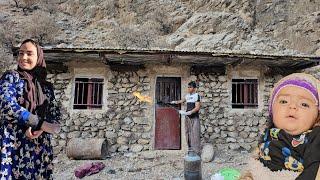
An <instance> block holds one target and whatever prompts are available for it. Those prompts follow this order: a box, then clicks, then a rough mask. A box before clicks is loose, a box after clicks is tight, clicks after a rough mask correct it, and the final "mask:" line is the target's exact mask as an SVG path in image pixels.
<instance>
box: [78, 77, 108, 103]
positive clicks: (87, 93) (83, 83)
mask: <svg viewBox="0 0 320 180" xmlns="http://www.w3.org/2000/svg"><path fill="white" fill-rule="evenodd" d="M102 97H103V79H101V78H76V79H75V86H74V101H73V109H101V108H102V105H103V98H102Z"/></svg>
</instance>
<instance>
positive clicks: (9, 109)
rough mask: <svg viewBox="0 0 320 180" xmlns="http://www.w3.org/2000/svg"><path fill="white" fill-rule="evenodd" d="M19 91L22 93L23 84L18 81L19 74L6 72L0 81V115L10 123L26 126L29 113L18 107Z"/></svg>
mask: <svg viewBox="0 0 320 180" xmlns="http://www.w3.org/2000/svg"><path fill="white" fill-rule="evenodd" d="M19 91H23V82H22V81H20V78H19V74H18V73H15V72H13V71H11V72H6V73H5V74H4V75H3V76H2V78H1V79H0V113H1V116H6V118H5V119H6V120H7V121H10V123H18V124H21V125H26V124H27V122H28V118H29V115H30V112H29V111H28V110H27V109H26V108H24V107H22V106H20V105H19V103H18V100H17V96H18V94H19ZM2 119H4V118H2Z"/></svg>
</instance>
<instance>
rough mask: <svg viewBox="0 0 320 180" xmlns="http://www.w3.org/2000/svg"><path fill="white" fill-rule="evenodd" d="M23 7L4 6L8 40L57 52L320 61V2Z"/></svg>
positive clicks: (137, 1) (137, 0)
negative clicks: (107, 50)
mask: <svg viewBox="0 0 320 180" xmlns="http://www.w3.org/2000/svg"><path fill="white" fill-rule="evenodd" d="M30 1H31V2H33V3H30ZM17 2H18V3H19V6H17V5H16V4H15V1H13V0H2V1H1V3H0V21H1V24H2V26H3V27H1V29H2V32H3V29H4V31H5V32H8V30H9V31H14V33H13V34H14V35H13V38H11V39H12V40H13V41H14V42H15V43H17V42H19V40H20V39H23V38H25V37H30V36H34V37H37V38H38V39H40V40H41V41H43V43H46V44H50V45H54V46H58V47H120V48H151V49H154V48H168V49H174V50H199V51H219V52H240V53H258V54H286V55H293V54H308V55H319V54H320V39H319V37H320V28H319V27H320V0H300V1H298V0H281V1H278V0H277V1H271V0H266V1H261V0H196V1H194V0H192V1H191V0H173V1H169V0H162V1H154V0H120V1H115V0H110V1H103V0H94V1H92V0H81V1H80V0H53V1H36V0H33V1H32V0H29V1H27V0H20V1H19V0H17ZM26 2H29V4H27V3H26ZM25 7H27V8H25ZM39 19H43V20H42V23H41V24H46V25H45V27H42V30H41V31H39V30H36V29H39V26H41V25H40V24H39V23H37V21H39ZM50 22H54V23H50ZM8 24H11V25H12V27H13V28H11V29H6V27H8ZM4 26H5V27H4ZM35 26H38V28H32V27H35ZM46 28H48V29H49V30H50V29H51V31H49V30H46ZM52 29H54V31H52ZM43 31H48V32H47V33H46V34H42V35H39V34H40V33H42V32H43ZM0 35H1V33H0ZM50 36H51V37H50ZM39 37H40V38H39ZM2 39H3V40H2V41H8V39H9V40H11V39H10V38H2ZM4 43H6V42H2V44H4Z"/></svg>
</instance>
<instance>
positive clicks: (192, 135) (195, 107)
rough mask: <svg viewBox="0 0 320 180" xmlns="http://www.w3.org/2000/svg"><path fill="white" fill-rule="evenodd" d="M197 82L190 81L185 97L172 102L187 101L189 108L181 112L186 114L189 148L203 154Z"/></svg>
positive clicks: (180, 112) (180, 102)
mask: <svg viewBox="0 0 320 180" xmlns="http://www.w3.org/2000/svg"><path fill="white" fill-rule="evenodd" d="M196 89H197V84H196V82H194V81H191V82H189V83H188V94H187V95H186V96H185V98H182V99H181V100H178V101H172V102H171V104H182V103H184V102H187V110H186V111H184V110H180V111H179V114H181V115H185V116H186V121H185V125H186V138H187V143H188V149H189V150H192V151H194V152H196V153H197V154H198V155H199V156H200V155H201V147H200V142H201V141H200V119H199V110H200V96H199V94H198V93H197V92H196Z"/></svg>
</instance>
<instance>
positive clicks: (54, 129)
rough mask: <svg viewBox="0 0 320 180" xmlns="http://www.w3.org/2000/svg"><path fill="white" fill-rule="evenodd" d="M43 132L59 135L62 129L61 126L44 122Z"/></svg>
mask: <svg viewBox="0 0 320 180" xmlns="http://www.w3.org/2000/svg"><path fill="white" fill-rule="evenodd" d="M41 130H43V131H45V132H47V133H50V134H58V133H59V132H60V130H61V127H60V124H56V123H48V122H46V121H43V123H42V126H41Z"/></svg>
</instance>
